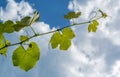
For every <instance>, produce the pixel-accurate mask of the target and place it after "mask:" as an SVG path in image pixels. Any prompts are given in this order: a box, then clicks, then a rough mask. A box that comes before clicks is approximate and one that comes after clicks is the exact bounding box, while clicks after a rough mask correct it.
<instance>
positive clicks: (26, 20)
mask: <svg viewBox="0 0 120 77" xmlns="http://www.w3.org/2000/svg"><path fill="white" fill-rule="evenodd" d="M30 19H31V17H29V16H26V17H24V18H22V19H21V21H16V24H15V25H14V29H15V31H20V30H21V29H23V28H24V27H27V26H30V24H29V23H30Z"/></svg>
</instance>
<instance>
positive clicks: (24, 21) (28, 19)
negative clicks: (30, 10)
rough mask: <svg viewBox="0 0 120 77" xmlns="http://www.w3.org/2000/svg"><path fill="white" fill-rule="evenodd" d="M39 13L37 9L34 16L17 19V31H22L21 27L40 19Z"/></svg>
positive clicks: (15, 26)
mask: <svg viewBox="0 0 120 77" xmlns="http://www.w3.org/2000/svg"><path fill="white" fill-rule="evenodd" d="M39 18H40V17H39V13H38V12H37V11H35V12H34V15H33V17H29V16H26V17H24V18H22V19H21V20H20V21H16V24H15V25H14V29H15V31H20V30H21V29H23V28H25V27H28V26H31V25H32V24H33V23H35V22H37V21H38V20H39Z"/></svg>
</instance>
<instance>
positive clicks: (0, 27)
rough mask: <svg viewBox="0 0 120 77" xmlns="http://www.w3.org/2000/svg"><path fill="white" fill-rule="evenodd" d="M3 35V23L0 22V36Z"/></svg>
mask: <svg viewBox="0 0 120 77" xmlns="http://www.w3.org/2000/svg"><path fill="white" fill-rule="evenodd" d="M2 34H3V23H2V22H0V36H1V35H2Z"/></svg>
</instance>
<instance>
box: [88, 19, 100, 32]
mask: <svg viewBox="0 0 120 77" xmlns="http://www.w3.org/2000/svg"><path fill="white" fill-rule="evenodd" d="M98 25H99V22H98V21H96V20H93V21H92V23H90V24H89V26H88V32H96V30H97V26H98Z"/></svg>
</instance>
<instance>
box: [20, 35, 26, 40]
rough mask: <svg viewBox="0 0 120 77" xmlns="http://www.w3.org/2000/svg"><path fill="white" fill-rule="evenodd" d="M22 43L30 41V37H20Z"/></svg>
mask: <svg viewBox="0 0 120 77" xmlns="http://www.w3.org/2000/svg"><path fill="white" fill-rule="evenodd" d="M20 41H28V37H27V36H24V35H21V36H20Z"/></svg>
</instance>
